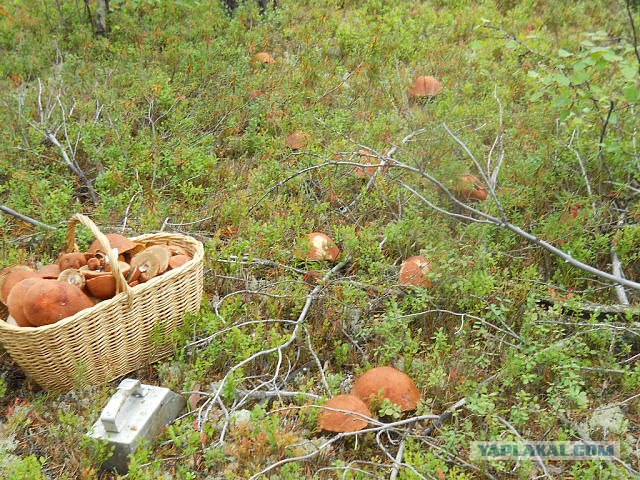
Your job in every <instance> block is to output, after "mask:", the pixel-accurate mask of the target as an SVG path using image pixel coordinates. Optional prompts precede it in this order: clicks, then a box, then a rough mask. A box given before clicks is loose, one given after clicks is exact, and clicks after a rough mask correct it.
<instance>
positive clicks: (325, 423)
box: [318, 395, 371, 432]
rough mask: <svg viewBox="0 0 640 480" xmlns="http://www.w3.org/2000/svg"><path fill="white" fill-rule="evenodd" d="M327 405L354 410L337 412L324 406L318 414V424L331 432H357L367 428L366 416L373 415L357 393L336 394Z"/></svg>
mask: <svg viewBox="0 0 640 480" xmlns="http://www.w3.org/2000/svg"><path fill="white" fill-rule="evenodd" d="M324 406H325V407H329V408H335V409H339V410H347V411H349V412H353V413H354V414H355V415H354V414H350V413H347V412H336V411H333V410H328V409H326V408H322V409H321V411H320V414H319V415H318V424H319V426H320V428H321V429H322V430H327V431H329V432H356V431H358V430H362V429H363V428H365V427H366V426H367V425H368V424H369V422H368V420H367V419H366V418H363V415H364V416H366V417H369V418H370V417H371V412H370V411H369V408H367V405H365V403H364V402H363V401H362V400H360V399H359V398H358V397H356V396H355V395H336V396H335V397H333V398H331V399H330V400H329V401H328V402H327V403H326V404H325V405H324Z"/></svg>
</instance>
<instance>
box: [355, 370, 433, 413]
mask: <svg viewBox="0 0 640 480" xmlns="http://www.w3.org/2000/svg"><path fill="white" fill-rule="evenodd" d="M351 393H352V394H353V395H355V396H356V397H358V398H360V399H361V400H362V401H363V402H365V403H366V404H367V405H369V406H370V403H369V401H370V399H371V397H375V396H376V395H378V394H379V393H381V394H382V398H388V399H389V400H391V401H392V402H393V403H395V404H397V405H399V406H400V409H401V410H402V411H403V412H406V411H408V410H413V409H415V408H416V406H417V405H418V401H419V400H420V391H419V390H418V388H417V387H416V384H415V383H413V380H411V378H410V377H409V376H408V375H407V374H406V373H403V372H401V371H400V370H396V369H395V368H393V367H376V368H372V369H371V370H369V371H368V372H366V373H365V374H364V375H362V376H361V377H360V378H358V380H356V382H355V383H354V384H353V389H352V390H351Z"/></svg>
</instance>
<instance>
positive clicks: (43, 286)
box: [22, 279, 94, 327]
mask: <svg viewBox="0 0 640 480" xmlns="http://www.w3.org/2000/svg"><path fill="white" fill-rule="evenodd" d="M93 305H94V304H93V301H92V300H91V299H90V298H89V297H88V296H87V295H85V294H84V293H83V292H82V290H80V289H79V288H78V287H76V286H75V285H71V284H70V283H66V282H60V281H58V280H44V279H40V280H39V281H38V282H34V284H33V285H32V286H31V287H30V288H29V289H28V290H27V292H26V294H25V299H24V304H23V306H22V309H23V311H24V314H25V317H26V318H27V320H28V321H29V323H31V324H32V325H34V326H37V327H40V326H42V325H49V324H51V323H55V322H57V321H59V320H62V319H63V318H66V317H69V316H71V315H74V314H75V313H77V312H79V311H80V310H84V309H85V308H89V307H92V306H93Z"/></svg>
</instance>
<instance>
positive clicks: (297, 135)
mask: <svg viewBox="0 0 640 480" xmlns="http://www.w3.org/2000/svg"><path fill="white" fill-rule="evenodd" d="M308 143H309V135H307V134H306V133H304V132H300V131H296V132H293V133H292V134H291V135H288V136H287V137H286V138H285V139H284V144H285V145H286V146H287V147H289V148H290V149H291V150H301V149H303V148H304V147H306V146H307V144H308Z"/></svg>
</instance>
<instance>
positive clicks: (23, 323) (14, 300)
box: [7, 277, 42, 327]
mask: <svg viewBox="0 0 640 480" xmlns="http://www.w3.org/2000/svg"><path fill="white" fill-rule="evenodd" d="M39 280H42V278H40V277H30V278H25V279H24V280H21V281H20V282H18V283H16V284H15V285H14V287H13V288H12V289H11V292H9V298H8V299H7V307H8V308H9V315H11V316H12V317H13V319H14V320H15V322H16V324H17V325H18V326H19V327H33V325H32V324H31V323H30V322H29V320H27V317H26V315H25V314H24V302H25V296H26V293H27V290H29V289H30V288H31V286H32V285H33V284H34V283H35V282H37V281H39Z"/></svg>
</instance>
